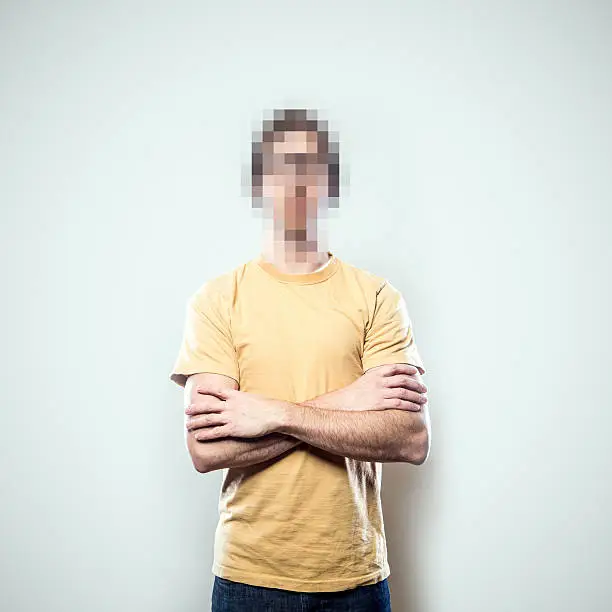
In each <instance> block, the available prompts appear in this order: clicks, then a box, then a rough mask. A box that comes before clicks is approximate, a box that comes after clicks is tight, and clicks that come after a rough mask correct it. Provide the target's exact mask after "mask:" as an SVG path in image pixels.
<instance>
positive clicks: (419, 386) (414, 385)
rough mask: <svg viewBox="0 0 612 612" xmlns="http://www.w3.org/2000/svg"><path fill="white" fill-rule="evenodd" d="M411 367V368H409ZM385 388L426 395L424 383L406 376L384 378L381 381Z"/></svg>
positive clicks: (396, 375)
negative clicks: (404, 389) (402, 389)
mask: <svg viewBox="0 0 612 612" xmlns="http://www.w3.org/2000/svg"><path fill="white" fill-rule="evenodd" d="M411 367H412V366H411ZM382 380H383V384H384V385H385V387H405V388H406V389H412V390H413V391H418V392H419V393H426V392H427V387H426V386H425V383H422V382H420V381H418V380H417V379H416V378H413V377H412V376H409V375H408V374H394V375H393V376H385V377H384V378H383V379H382Z"/></svg>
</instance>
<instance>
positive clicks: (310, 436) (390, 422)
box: [276, 402, 429, 464]
mask: <svg viewBox="0 0 612 612" xmlns="http://www.w3.org/2000/svg"><path fill="white" fill-rule="evenodd" d="M426 410H427V409H426V406H425V407H424V408H423V411H422V412H409V411H406V410H393V409H390V410H372V411H362V412H347V411H340V410H338V411H336V410H328V409H325V408H317V407H313V406H306V405H303V404H293V403H290V402H284V409H283V410H282V411H281V417H280V419H279V423H278V424H277V426H276V431H278V432H281V433H285V434H289V435H292V436H294V437H295V438H298V439H299V440H302V441H303V442H306V443H307V444H311V445H312V446H316V447H317V448H321V449H323V450H326V451H328V452H331V453H335V454H337V455H343V456H345V457H351V458H353V459H359V460H361V461H381V462H393V461H398V462H399V461H401V462H409V463H415V464H420V463H423V462H424V461H425V458H426V457H427V454H428V450H429V432H428V414H427V411H426Z"/></svg>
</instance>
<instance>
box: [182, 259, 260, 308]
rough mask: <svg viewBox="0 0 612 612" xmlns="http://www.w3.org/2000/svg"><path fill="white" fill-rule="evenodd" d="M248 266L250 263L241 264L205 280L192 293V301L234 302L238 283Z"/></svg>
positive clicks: (202, 302)
mask: <svg viewBox="0 0 612 612" xmlns="http://www.w3.org/2000/svg"><path fill="white" fill-rule="evenodd" d="M247 266H248V263H243V264H240V265H239V266H236V267H234V268H232V269H231V270H229V271H227V272H223V273H222V274H218V275H217V276H214V277H212V278H209V279H208V280H206V281H204V282H203V283H201V284H200V285H199V286H198V287H197V288H196V290H195V291H194V292H193V293H192V294H191V296H190V298H189V299H190V301H192V302H193V303H195V304H198V305H205V304H209V303H214V304H217V305H223V304H226V305H228V304H231V303H233V301H234V298H235V295H236V292H237V289H238V285H239V284H240V281H241V279H242V278H243V276H244V274H245V271H246V268H247Z"/></svg>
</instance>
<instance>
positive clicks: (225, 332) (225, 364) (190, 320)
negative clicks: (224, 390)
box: [170, 285, 239, 387]
mask: <svg viewBox="0 0 612 612" xmlns="http://www.w3.org/2000/svg"><path fill="white" fill-rule="evenodd" d="M200 372H209V373H212V374H224V375H225V376H229V377H231V378H233V379H234V380H236V382H239V370H238V360H237V356H236V350H235V348H234V345H233V342H232V337H231V332H230V326H229V312H228V309H227V307H226V306H225V300H224V299H223V296H222V295H221V293H220V292H219V291H215V289H214V288H213V287H211V286H209V285H204V286H203V287H202V288H201V289H200V290H198V291H197V292H196V293H195V294H194V295H193V296H191V298H189V300H188V301H187V308H186V314H185V324H184V328H183V338H182V341H181V345H180V348H179V351H178V355H177V356H176V359H175V362H174V367H173V368H172V371H171V372H170V380H172V381H173V382H175V383H176V384H178V385H180V386H181V387H184V386H185V383H186V381H187V377H188V376H189V375H191V374H198V373H200Z"/></svg>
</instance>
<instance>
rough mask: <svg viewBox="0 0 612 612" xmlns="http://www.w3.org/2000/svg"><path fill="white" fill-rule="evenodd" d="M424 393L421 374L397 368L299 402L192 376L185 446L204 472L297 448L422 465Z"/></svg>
mask: <svg viewBox="0 0 612 612" xmlns="http://www.w3.org/2000/svg"><path fill="white" fill-rule="evenodd" d="M426 391H427V388H426V387H425V385H424V384H423V382H422V379H421V375H420V374H419V371H418V369H417V368H416V367H415V366H412V365H408V364H399V363H398V364H392V365H382V366H378V367H375V368H371V369H370V370H368V371H367V372H365V373H364V374H363V375H362V376H361V377H359V378H358V379H357V380H356V381H355V382H354V383H352V384H350V385H348V386H347V387H344V388H342V389H338V390H336V391H332V392H331V393H326V394H324V395H320V396H318V397H316V398H313V399H311V400H309V401H306V402H302V403H299V404H296V403H292V402H285V401H280V400H274V399H270V398H266V397H263V396H260V395H256V394H252V393H246V392H244V391H239V390H238V383H237V382H236V381H235V380H234V379H233V378H230V377H228V376H224V375H221V374H212V373H200V374H193V375H191V376H189V377H188V378H187V381H186V383H185V404H186V406H185V415H186V417H185V432H186V442H187V448H188V450H189V453H190V455H191V458H192V461H193V464H194V467H195V468H196V470H197V471H198V472H203V473H204V472H210V471H214V470H218V469H221V468H227V467H245V466H249V465H253V464H256V463H260V462H263V461H266V460H269V459H273V458H274V457H278V456H279V455H282V454H283V453H286V452H288V451H290V450H291V449H293V448H294V447H296V446H299V445H300V444H302V443H306V444H310V445H311V446H314V447H317V448H320V449H322V450H324V451H327V452H329V453H332V454H335V455H339V456H342V457H350V458H353V459H359V460H362V461H382V462H407V463H412V464H415V465H420V464H422V463H424V462H425V460H426V459H427V456H428V454H429V440H430V420H429V413H428V405H427V396H426V395H425V392H426Z"/></svg>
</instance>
